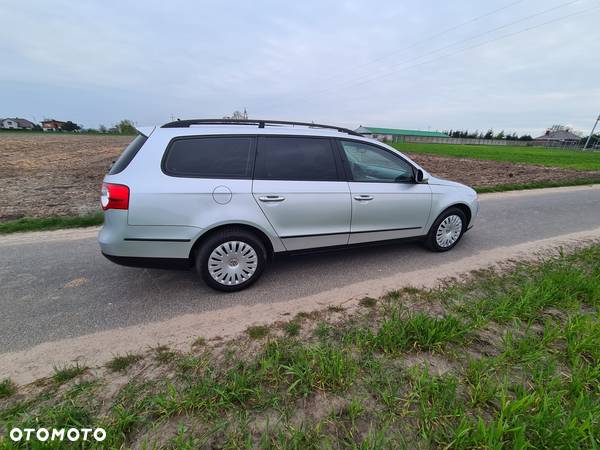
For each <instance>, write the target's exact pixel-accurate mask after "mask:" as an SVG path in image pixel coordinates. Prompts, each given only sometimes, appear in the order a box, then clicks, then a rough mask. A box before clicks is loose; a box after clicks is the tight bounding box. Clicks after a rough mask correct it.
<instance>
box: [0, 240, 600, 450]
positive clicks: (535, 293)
mask: <svg viewBox="0 0 600 450" xmlns="http://www.w3.org/2000/svg"><path fill="white" fill-rule="evenodd" d="M599 306H600V244H596V245H592V246H590V247H589V248H585V249H582V250H578V251H576V252H574V253H573V254H570V255H566V254H562V253H559V254H557V255H556V256H554V257H549V258H548V259H547V260H545V261H543V262H540V263H535V264H534V263H527V264H525V263H522V264H515V265H514V267H513V268H512V269H511V270H510V271H507V272H504V273H503V274H498V273H496V272H494V271H492V270H482V271H479V272H476V273H473V274H471V277H470V278H469V279H468V280H467V281H462V282H458V281H454V282H449V283H447V284H446V285H445V286H444V287H442V288H438V289H432V290H419V289H414V288H406V289H402V290H399V291H394V292H390V293H388V294H387V295H385V296H384V297H382V298H380V299H377V301H363V302H362V307H359V308H356V309H355V310H353V312H347V311H346V312H341V311H339V310H335V311H329V310H328V309H325V310H323V311H320V312H314V313H310V314H309V313H304V314H302V315H300V314H299V315H298V316H296V318H294V319H293V320H292V321H291V322H289V323H294V324H300V325H301V326H299V327H296V326H293V327H291V328H290V326H289V323H288V324H275V325H273V326H271V327H268V329H267V327H264V328H262V327H260V332H258V333H256V334H255V333H253V332H248V333H246V334H245V335H244V336H242V337H240V338H238V339H236V340H233V341H226V340H220V341H217V342H216V343H215V342H213V343H207V344H206V345H202V346H196V347H195V348H194V349H192V351H191V352H189V353H175V352H171V351H169V350H168V348H167V347H164V346H161V347H158V348H156V349H151V350H149V351H148V353H147V354H146V355H144V356H143V358H144V363H143V364H139V365H138V366H137V368H138V369H139V370H136V373H135V375H128V376H126V378H125V380H126V381H125V384H123V383H124V378H123V377H124V376H125V375H124V373H123V372H121V373H120V374H119V375H118V376H116V378H115V379H116V380H118V382H119V383H120V385H119V386H120V388H119V389H115V388H114V387H111V386H110V384H111V378H110V377H111V376H115V375H111V372H107V373H104V374H102V375H101V377H102V380H100V381H98V380H96V381H94V382H92V381H90V380H85V379H84V380H81V379H77V380H75V379H74V380H72V381H66V382H65V384H64V388H62V389H61V391H60V392H57V390H56V389H55V386H47V387H43V384H42V387H40V388H39V389H38V391H32V390H31V389H30V387H26V388H27V390H28V394H24V393H22V392H24V391H25V390H26V388H25V387H24V388H22V389H20V390H19V392H20V394H19V395H13V396H10V397H7V398H5V399H3V400H0V431H1V432H4V434H5V435H6V430H7V429H9V427H11V426H20V427H26V426H28V425H31V424H43V425H52V426H57V424H58V425H65V426H68V425H69V424H72V423H77V424H78V425H77V426H78V427H79V428H81V427H86V426H88V427H97V426H103V427H104V428H106V430H107V435H108V437H107V440H106V441H105V442H102V443H101V445H100V444H98V447H99V448H100V447H102V448H104V447H116V448H121V447H143V448H156V447H168V448H190V449H191V448H206V447H210V448H213V447H214V448H249V447H259V448H273V449H278V448H527V447H532V448H548V447H554V448H598V446H599V445H600V310H599ZM259 339H260V340H259ZM159 354H165V355H167V354H168V358H167V357H164V358H163V357H158V361H157V355H159ZM140 358H141V356H140V357H137V358H136V360H135V361H136V362H137V361H139V359H140ZM130 364H132V362H131V361H128V364H126V365H123V364H121V363H119V370H120V369H124V368H126V367H128V366H129V365H130ZM85 376H90V373H88V372H86V374H85ZM76 382H78V383H79V384H76V385H74V386H71V384H74V383H76ZM84 383H85V384H84ZM103 386H104V388H103ZM103 389H104V390H103ZM73 392H74V393H73ZM81 392H85V395H82V394H80V393H81ZM115 392H116V393H115ZM38 426H39V425H38ZM1 435H2V434H1V433H0V436H1ZM94 445H95V444H94V443H91V445H90V446H91V447H93V446H94Z"/></svg>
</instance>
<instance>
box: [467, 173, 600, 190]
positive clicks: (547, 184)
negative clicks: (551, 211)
mask: <svg viewBox="0 0 600 450" xmlns="http://www.w3.org/2000/svg"><path fill="white" fill-rule="evenodd" d="M592 184H600V177H599V178H590V179H580V180H561V181H536V182H534V183H525V184H497V185H496V186H484V187H475V188H474V189H475V190H476V191H477V192H478V193H480V194H483V193H487V192H506V191H524V190H528V189H544V188H553V187H565V186H588V185H592Z"/></svg>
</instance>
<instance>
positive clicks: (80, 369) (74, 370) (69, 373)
mask: <svg viewBox="0 0 600 450" xmlns="http://www.w3.org/2000/svg"><path fill="white" fill-rule="evenodd" d="M87 369H88V368H87V367H85V366H80V365H79V364H78V363H76V364H73V365H65V366H63V367H55V368H54V375H52V379H53V380H54V382H55V383H57V384H63V383H66V382H67V381H70V380H72V379H73V378H76V377H78V376H79V375H81V374H83V373H84V372H85V371H86V370H87Z"/></svg>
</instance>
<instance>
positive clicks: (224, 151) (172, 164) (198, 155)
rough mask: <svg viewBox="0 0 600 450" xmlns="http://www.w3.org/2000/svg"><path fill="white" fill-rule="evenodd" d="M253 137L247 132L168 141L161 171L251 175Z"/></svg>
mask: <svg viewBox="0 0 600 450" xmlns="http://www.w3.org/2000/svg"><path fill="white" fill-rule="evenodd" d="M254 142H255V139H254V138H253V137H248V136H232V137H229V136H220V137H191V138H177V139H175V140H173V141H171V144H170V145H169V147H168V148H167V151H166V153H165V156H164V158H163V163H162V167H163V172H164V173H166V174H167V175H171V176H175V177H190V178H237V179H247V178H251V177H252V166H253V162H254V157H253V147H254Z"/></svg>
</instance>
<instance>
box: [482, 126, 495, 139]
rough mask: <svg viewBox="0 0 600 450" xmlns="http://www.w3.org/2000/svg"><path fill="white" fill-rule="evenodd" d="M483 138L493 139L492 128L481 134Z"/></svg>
mask: <svg viewBox="0 0 600 450" xmlns="http://www.w3.org/2000/svg"><path fill="white" fill-rule="evenodd" d="M483 138H484V139H493V138H494V130H492V129H491V128H490V129H489V130H488V131H487V133H485V135H484V136H483Z"/></svg>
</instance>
